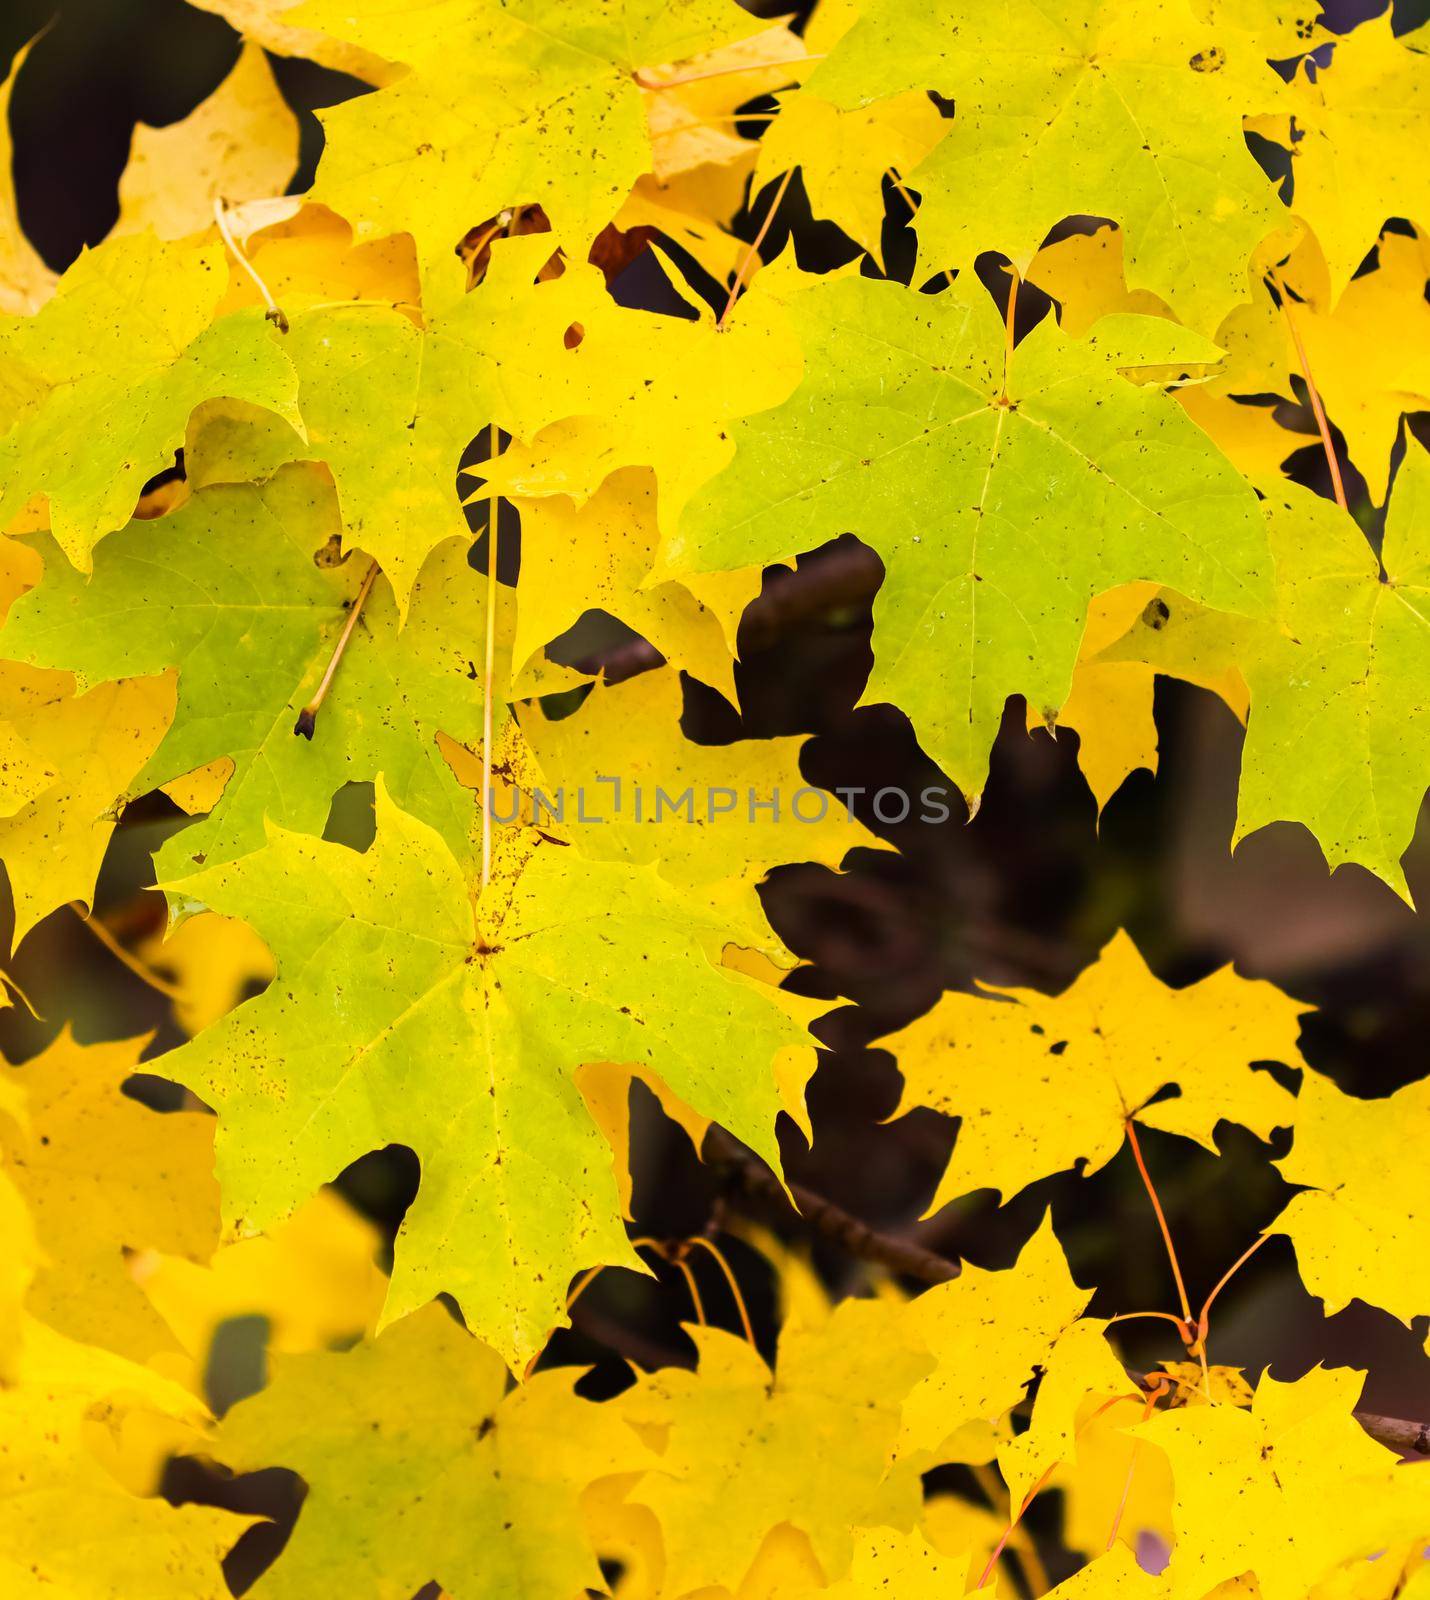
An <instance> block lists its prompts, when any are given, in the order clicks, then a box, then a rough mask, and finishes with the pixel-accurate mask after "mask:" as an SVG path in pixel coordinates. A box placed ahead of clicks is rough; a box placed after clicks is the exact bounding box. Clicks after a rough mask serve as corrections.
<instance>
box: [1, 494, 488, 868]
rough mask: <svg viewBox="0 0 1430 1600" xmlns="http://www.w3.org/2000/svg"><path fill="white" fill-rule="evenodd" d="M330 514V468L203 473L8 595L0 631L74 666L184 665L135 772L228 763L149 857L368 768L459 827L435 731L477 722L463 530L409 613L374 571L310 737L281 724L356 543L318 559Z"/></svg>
mask: <svg viewBox="0 0 1430 1600" xmlns="http://www.w3.org/2000/svg"><path fill="white" fill-rule="evenodd" d="M339 529H340V523H339V521H338V517H337V507H336V503H335V501H334V497H333V492H332V488H331V485H330V484H328V483H327V482H326V481H325V479H324V478H323V476H322V475H321V474H318V473H316V472H314V471H313V470H312V469H311V468H307V467H294V468H289V469H286V470H285V471H284V472H282V473H281V474H280V475H279V476H278V477H277V478H275V479H274V480H273V481H272V482H271V483H270V484H268V485H266V486H264V487H261V488H259V487H253V486H249V485H243V486H226V487H214V488H210V489H204V490H201V491H200V492H199V493H198V494H196V495H194V496H193V497H192V498H191V499H190V500H189V502H188V503H187V504H186V505H184V506H183V507H181V508H180V509H179V510H178V511H176V512H174V513H172V514H171V515H170V516H169V517H167V518H165V519H163V520H162V521H161V522H159V523H144V522H135V523H132V524H131V525H130V526H129V527H128V528H126V529H124V530H123V531H122V532H120V533H117V534H114V535H111V537H110V538H109V539H107V540H106V541H105V542H104V544H102V545H101V546H100V548H99V550H98V551H97V552H96V558H95V571H94V577H93V579H92V580H91V581H90V582H88V583H86V582H85V581H84V580H83V579H82V578H81V577H80V576H79V575H78V574H77V573H76V572H74V570H73V569H72V568H69V567H67V566H66V564H65V563H64V562H62V561H58V560H56V559H54V558H53V555H52V558H51V560H50V561H49V563H48V568H49V572H48V576H47V578H46V580H45V582H43V583H42V584H41V585H39V587H38V588H36V589H33V590H32V591H30V593H29V594H28V595H27V596H25V597H24V598H22V599H21V600H20V601H19V602H18V603H17V604H16V605H15V606H14V608H13V609H12V612H11V615H10V618H9V620H8V622H7V625H6V628H5V630H4V632H3V634H0V639H3V648H6V649H8V650H9V651H10V652H11V654H13V655H16V656H18V657H20V658H21V659H22V660H25V661H29V662H32V663H43V664H44V665H45V666H49V667H58V666H61V665H63V666H64V667H65V668H67V669H69V670H71V671H74V672H76V673H78V674H79V675H80V677H81V679H82V681H83V682H84V683H86V684H90V683H94V682H103V681H104V680H106V679H117V678H131V677H135V676H137V675H140V674H150V673H159V672H162V671H164V670H165V669H166V668H169V667H177V668H178V669H179V697H178V704H177V708H176V710H175V712H174V721H173V725H172V727H171V728H170V729H169V731H168V733H167V735H166V736H165V738H164V741H163V742H162V743H161V744H160V745H159V748H158V749H157V750H156V751H155V752H154V754H153V755H152V757H151V758H150V760H149V762H148V764H147V766H146V767H145V769H144V771H143V772H142V773H141V774H140V775H139V776H138V777H137V778H136V779H134V784H135V787H136V788H137V789H138V790H141V791H142V790H144V789H147V788H152V787H154V786H156V785H158V784H162V783H167V782H168V781H169V780H171V779H173V778H177V777H179V776H180V775H182V774H184V773H188V772H192V771H193V770H194V769H195V768H198V767H202V766H204V765H205V764H206V763H208V762H211V761H214V760H216V759H219V758H228V759H229V760H230V761H231V762H232V763H233V775H232V776H231V777H230V778H229V780H228V782H227V784H226V785H225V786H224V787H223V791H222V797H221V798H219V799H218V800H217V802H216V803H215V804H214V807H213V810H212V812H211V813H210V815H209V816H208V818H207V819H206V820H204V821H202V822H200V823H197V824H196V825H195V826H193V827H191V828H189V829H186V830H185V831H184V832H183V833H182V834H180V835H178V836H177V837H176V838H175V839H173V840H172V841H170V842H169V844H168V845H167V846H166V847H165V849H164V850H163V851H162V852H161V854H160V863H161V870H162V871H164V872H166V873H172V872H176V871H182V870H185V869H186V868H187V866H188V865H189V864H191V863H192V862H194V861H196V860H200V859H205V860H207V861H208V862H209V863H210V864H217V863H218V862H219V861H223V860H228V859H231V858H232V857H235V856H239V855H243V854H245V853H246V852H247V851H249V850H253V849H255V848H257V847H258V845H259V844H261V842H262V840H263V819H264V817H265V816H267V817H270V818H272V819H273V821H275V822H279V823H282V824H283V825H284V826H288V827H295V828H298V829H300V830H303V831H310V832H313V833H317V832H321V830H322V827H323V824H324V822H325V821H326V819H327V815H328V808H329V804H330V802H331V799H332V796H333V794H334V793H335V792H336V791H337V790H338V789H340V788H341V787H342V785H343V784H344V783H348V782H362V781H370V780H371V779H372V778H374V777H376V776H377V774H378V773H379V772H384V773H386V774H389V775H390V776H389V782H390V785H391V793H392V794H393V796H394V797H395V798H396V799H397V800H398V802H399V803H400V804H402V805H403V806H405V807H406V808H407V809H409V810H410V811H412V812H413V813H414V814H415V815H417V816H420V817H422V818H423V819H424V820H425V821H427V822H429V823H430V824H432V826H434V827H437V828H439V829H440V830H441V831H442V832H443V834H444V836H445V837H446V838H447V839H448V841H449V843H451V844H452V845H453V847H454V848H459V847H460V846H461V844H462V842H463V841H464V840H465V839H466V837H467V833H468V829H469V825H470V816H471V804H470V801H469V799H468V797H467V796H466V795H465V794H464V792H463V790H462V788H461V786H460V784H458V782H457V780H456V779H455V777H454V776H453V775H452V772H451V770H450V768H449V767H448V765H447V763H446V761H445V760H444V759H443V756H442V753H441V751H440V749H439V748H438V745H437V739H436V735H437V730H438V728H439V727H440V728H441V729H442V730H443V731H445V732H447V733H448V734H450V735H451V736H452V737H453V738H455V739H473V740H475V739H477V738H479V737H480V735H481V728H482V697H481V685H480V683H479V682H477V681H474V680H475V679H476V677H477V673H478V668H477V665H476V662H477V660H478V659H479V656H480V643H479V640H480V635H481V621H480V618H481V613H482V608H483V599H482V596H483V591H484V581H483V579H482V578H481V577H480V576H479V575H478V574H477V573H475V572H473V571H472V569H471V568H470V567H469V566H468V564H467V560H466V555H467V548H468V540H467V539H465V538H464V539H462V540H460V541H459V540H447V541H445V542H444V543H443V544H442V545H441V546H440V547H439V548H438V549H436V550H435V551H434V552H433V554H432V555H431V556H430V557H429V559H428V561H427V564H426V565H425V567H424V568H423V569H422V572H421V574H420V575H419V577H418V579H417V583H416V587H415V588H414V590H413V592H412V601H411V609H410V611H409V614H408V623H407V626H406V627H405V628H402V629H400V630H399V626H398V617H397V609H396V606H395V604H394V600H393V595H392V590H391V588H390V587H389V586H388V585H387V584H385V583H382V582H380V581H379V582H378V583H376V584H375V585H374V589H373V592H372V593H371V594H370V595H369V596H368V598H367V602H366V604H365V605H364V607H363V610H362V616H361V628H362V632H361V634H360V635H359V636H358V638H357V640H356V641H355V642H354V643H353V644H352V646H351V647H350V648H349V649H348V650H347V652H346V653H345V655H344V657H343V660H342V663H341V670H340V672H339V673H338V674H337V675H336V676H335V677H334V680H333V684H332V687H331V691H330V693H329V695H328V697H327V699H326V700H325V702H324V704H323V708H322V714H321V715H320V716H319V717H318V719H317V721H316V725H315V728H314V732H313V736H312V738H311V739H300V738H295V737H294V726H295V719H296V717H297V716H298V713H299V710H300V708H302V707H303V706H304V705H306V704H307V703H308V701H309V699H310V698H311V696H312V695H313V693H314V691H315V689H316V688H317V686H318V683H319V681H320V680H321V678H322V675H323V673H324V671H325V669H326V668H327V665H328V663H329V661H330V660H331V659H332V655H333V650H334V646H335V643H336V641H337V638H338V635H339V632H340V631H341V629H342V627H343V626H344V624H345V621H346V618H347V608H348V607H350V606H351V605H352V604H353V603H354V600H355V597H356V595H357V592H358V590H359V588H360V586H361V582H362V576H363V568H364V565H365V564H364V563H363V562H362V561H360V560H349V561H347V562H345V563H343V564H341V565H338V566H332V565H319V564H317V563H315V560H314V556H315V553H316V552H318V551H320V550H321V549H322V548H323V547H324V545H325V544H326V543H327V542H328V541H329V540H330V539H334V538H336V536H337V534H338V532H339ZM474 619H475V620H474Z"/></svg>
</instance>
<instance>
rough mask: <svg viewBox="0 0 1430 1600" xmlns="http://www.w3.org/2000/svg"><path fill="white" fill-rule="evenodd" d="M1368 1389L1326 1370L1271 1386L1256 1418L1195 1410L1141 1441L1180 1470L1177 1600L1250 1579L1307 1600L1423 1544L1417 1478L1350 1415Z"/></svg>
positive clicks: (1273, 1599)
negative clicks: (1399, 1546)
mask: <svg viewBox="0 0 1430 1600" xmlns="http://www.w3.org/2000/svg"><path fill="white" fill-rule="evenodd" d="M1362 1378H1363V1374H1361V1373H1359V1372H1352V1371H1348V1370H1345V1369H1340V1370H1336V1371H1324V1370H1322V1369H1320V1368H1316V1369H1314V1370H1312V1371H1311V1372H1309V1373H1307V1374H1306V1376H1305V1377H1304V1378H1301V1379H1299V1380H1298V1381H1296V1382H1295V1383H1278V1382H1277V1381H1276V1380H1275V1379H1273V1378H1270V1377H1263V1378H1262V1380H1261V1382H1260V1383H1259V1384H1258V1385H1257V1390H1256V1398H1255V1402H1254V1404H1253V1406H1252V1409H1251V1410H1250V1411H1247V1410H1244V1409H1242V1408H1240V1407H1237V1406H1230V1405H1205V1406H1191V1407H1186V1408H1183V1409H1180V1410H1175V1411H1164V1412H1161V1413H1159V1414H1158V1415H1156V1416H1154V1417H1152V1418H1151V1419H1150V1420H1148V1421H1147V1422H1144V1423H1141V1424H1139V1425H1138V1426H1137V1427H1136V1428H1135V1429H1134V1430H1133V1432H1134V1433H1135V1434H1136V1436H1137V1437H1140V1438H1144V1439H1147V1440H1149V1441H1150V1442H1152V1443H1153V1444H1155V1445H1156V1446H1157V1447H1158V1448H1159V1449H1160V1450H1162V1451H1163V1452H1165V1454H1166V1456H1167V1459H1168V1460H1169V1461H1170V1463H1171V1467H1172V1479H1173V1483H1174V1486H1175V1488H1174V1510H1173V1522H1174V1525H1175V1528H1176V1536H1175V1542H1174V1544H1173V1548H1172V1559H1171V1564H1170V1565H1169V1567H1168V1568H1167V1573H1166V1586H1167V1587H1166V1593H1167V1600H1193V1597H1195V1600H1202V1597H1203V1596H1205V1595H1206V1594H1207V1592H1208V1591H1209V1590H1210V1589H1212V1588H1213V1587H1214V1586H1215V1585H1217V1584H1218V1583H1223V1582H1226V1581H1227V1580H1228V1579H1232V1578H1237V1577H1240V1576H1242V1575H1243V1574H1247V1573H1252V1574H1254V1575H1255V1577H1256V1580H1257V1584H1258V1587H1259V1593H1260V1595H1261V1597H1262V1600H1304V1597H1305V1595H1306V1592H1307V1590H1308V1589H1310V1588H1311V1587H1312V1586H1313V1585H1314V1584H1315V1583H1316V1582H1318V1581H1319V1580H1320V1579H1322V1578H1324V1577H1325V1576H1327V1575H1328V1574H1329V1573H1330V1572H1331V1571H1333V1570H1334V1569H1335V1568H1337V1567H1339V1566H1341V1565H1343V1564H1344V1563H1345V1562H1347V1561H1351V1560H1354V1559H1356V1558H1357V1557H1362V1556H1366V1555H1369V1554H1371V1553H1372V1552H1374V1551H1376V1550H1379V1549H1383V1548H1384V1547H1385V1546H1386V1545H1387V1544H1389V1543H1391V1542H1392V1541H1394V1540H1396V1539H1399V1538H1404V1537H1408V1536H1411V1535H1414V1534H1417V1533H1420V1534H1423V1532H1424V1529H1425V1527H1426V1526H1427V1525H1430V1505H1427V1501H1426V1498H1425V1492H1424V1489H1423V1487H1422V1485H1421V1482H1420V1479H1419V1478H1418V1476H1417V1474H1416V1471H1415V1469H1414V1468H1413V1467H1404V1466H1402V1465H1401V1464H1400V1462H1399V1461H1398V1459H1397V1457H1396V1456H1395V1454H1394V1452H1393V1451H1390V1450H1388V1449H1386V1447H1385V1446H1384V1445H1380V1444H1377V1443H1376V1442H1375V1441H1374V1440H1373V1439H1371V1438H1370V1437H1369V1435H1368V1434H1366V1433H1365V1432H1363V1431H1362V1429H1361V1427H1360V1425H1359V1424H1358V1423H1357V1422H1356V1421H1355V1419H1354V1417H1353V1416H1352V1415H1351V1407H1352V1406H1353V1404H1354V1403H1355V1400H1356V1397H1357V1395H1358V1394H1359V1392H1360V1387H1361V1381H1362ZM1328 1507H1334V1515H1327V1508H1328Z"/></svg>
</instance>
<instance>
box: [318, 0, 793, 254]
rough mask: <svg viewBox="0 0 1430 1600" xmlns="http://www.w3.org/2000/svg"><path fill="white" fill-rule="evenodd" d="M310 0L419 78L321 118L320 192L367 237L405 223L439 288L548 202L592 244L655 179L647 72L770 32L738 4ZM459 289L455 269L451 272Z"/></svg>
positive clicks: (340, 31) (324, 26) (561, 232)
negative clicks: (440, 278) (480, 230)
mask: <svg viewBox="0 0 1430 1600" xmlns="http://www.w3.org/2000/svg"><path fill="white" fill-rule="evenodd" d="M355 11H359V8H356V7H353V6H352V5H351V4H350V3H349V0H308V3H307V4H305V5H303V6H301V7H300V8H299V9H298V10H297V12H296V13H295V18H294V20H295V21H298V22H299V23H301V24H302V25H304V26H312V27H315V28H318V29H321V30H322V31H323V32H326V33H330V34H333V35H336V36H338V37H340V38H342V39H344V40H347V41H350V42H352V43H355V44H358V45H360V46H361V47H362V48H363V49H366V50H370V51H372V52H374V53H376V54H378V55H381V56H384V57H386V58H387V59H389V60H392V61H400V62H403V63H404V64H406V65H407V66H408V67H410V68H411V71H410V72H409V73H407V74H406V75H404V76H403V77H401V78H399V79H398V80H397V81H396V82H394V83H393V84H391V85H390V86H389V87H388V88H386V89H383V90H381V91H379V92H378V93H377V94H374V95H370V96H367V97H365V98H364V99H362V100H358V101H353V102H350V103H349V104H347V105H342V106H337V107H334V108H333V109H331V110H329V111H328V112H326V113H325V114H324V115H323V117H322V118H321V120H322V123H323V128H324V131H325V133H326V135H327V146H326V149H325V153H324V156H323V160H322V163H321V165H320V166H319V169H318V181H317V184H316V186H315V189H314V196H315V198H317V199H318V200H321V201H322V202H323V203H324V204H327V205H331V206H332V207H333V209H334V210H336V211H340V212H341V213H342V214H343V215H344V216H347V217H350V218H352V219H353V221H354V222H355V223H356V224H357V225H358V232H359V237H363V236H366V235H367V234H370V233H373V232H376V231H381V232H384V233H388V232H392V231H394V230H398V229H400V230H403V231H405V232H408V233H411V234H412V235H413V236H414V237H415V238H416V239H417V240H418V245H419V253H420V255H421V257H422V260H423V263H424V268H426V269H427V275H428V281H429V284H430V283H433V282H435V281H436V279H435V274H434V272H433V271H432V269H433V268H435V267H436V266H437V265H439V264H440V263H442V262H443V261H444V258H445V259H446V260H447V261H450V253H451V252H452V251H453V250H455V248H456V246H457V243H458V241H459V240H460V239H461V238H462V236H463V235H464V234H465V233H466V231H467V230H468V228H470V227H472V226H473V225H475V224H477V223H480V222H481V221H482V220H483V219H484V218H486V217H494V216H496V215H498V213H500V212H502V211H504V210H507V209H509V208H511V207H513V206H517V205H533V204H534V205H539V206H540V207H541V208H542V209H543V210H544V211H545V213H546V215H547V216H548V217H549V218H551V221H552V226H553V229H554V231H555V236H556V237H555V241H554V242H558V243H562V244H566V245H569V246H572V247H574V251H573V253H574V254H575V255H576V256H577V257H578V258H580V257H583V256H584V255H585V253H586V249H587V247H588V246H589V245H590V243H591V241H592V240H593V239H594V238H595V237H596V235H597V234H598V233H599V232H600V231H601V229H602V228H603V227H604V226H605V225H606V224H607V223H608V222H609V221H610V220H611V218H612V217H613V216H614V215H615V214H616V212H617V211H618V210H619V209H620V205H621V202H622V200H623V199H624V198H625V196H626V195H627V193H628V192H629V191H630V189H631V187H632V186H633V185H634V183H635V182H636V180H637V178H639V177H640V176H641V174H642V173H645V172H648V171H650V170H651V164H652V156H651V143H650V135H649V132H648V129H647V125H646V112H645V104H644V92H643V90H642V88H641V86H640V82H639V79H638V77H637V74H639V73H640V72H641V71H642V69H646V68H652V67H658V66H662V65H664V64H666V63H668V62H675V61H683V60H686V59H687V58H689V57H691V56H696V55H700V54H701V53H703V52H705V51H708V50H712V49H714V48H716V47H717V46H720V45H725V44H729V43H732V42H734V41H735V40H737V39H740V38H742V37H745V36H747V35H749V34H752V33H755V32H757V31H759V30H760V27H761V24H760V22H759V20H758V19H757V18H754V17H751V16H749V15H748V14H747V13H744V12H742V11H741V10H740V9H739V8H738V7H737V6H735V5H733V4H731V3H729V0H677V3H675V4H666V5H661V6H658V7H652V6H651V5H649V4H648V3H646V0H600V4H598V5H592V6H585V7H579V8H574V9H573V8H572V7H571V6H570V5H569V4H567V3H565V0H510V3H508V0H466V3H464V4H462V5H459V6H442V7H422V8H419V9H418V10H415V11H413V10H407V11H401V10H395V9H393V8H392V7H389V6H379V5H368V6H366V7H363V8H361V10H360V12H359V14H358V15H354V12H355ZM446 272H447V278H448V280H450V281H451V282H452V284H453V285H455V281H456V280H455V267H454V266H451V265H449V266H448V267H447V269H446Z"/></svg>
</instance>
